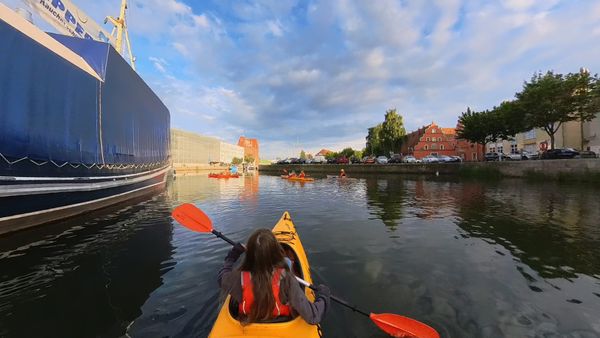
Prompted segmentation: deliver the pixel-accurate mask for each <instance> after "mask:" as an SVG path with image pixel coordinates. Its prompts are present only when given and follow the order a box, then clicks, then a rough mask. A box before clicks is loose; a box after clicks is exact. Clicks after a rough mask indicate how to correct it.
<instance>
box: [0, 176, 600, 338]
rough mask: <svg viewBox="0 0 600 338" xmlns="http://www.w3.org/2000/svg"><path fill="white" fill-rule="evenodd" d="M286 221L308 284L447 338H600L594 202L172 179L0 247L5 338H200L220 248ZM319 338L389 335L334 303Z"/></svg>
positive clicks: (549, 194)
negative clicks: (181, 215)
mask: <svg viewBox="0 0 600 338" xmlns="http://www.w3.org/2000/svg"><path fill="white" fill-rule="evenodd" d="M184 202H192V203H195V204H196V205H198V206H199V207H201V208H202V209H203V210H205V211H206V212H207V214H209V215H210V217H211V218H212V219H213V222H214V224H215V226H216V227H218V228H219V229H220V230H221V231H223V232H224V233H226V234H227V235H228V236H229V237H231V238H232V239H234V240H240V241H243V240H245V239H246V238H247V236H248V235H249V234H250V233H251V232H252V231H253V230H254V229H256V228H258V227H266V228H271V227H272V226H273V225H274V223H275V222H276V221H277V219H278V218H279V217H280V216H281V213H282V212H283V211H284V210H289V211H290V213H291V215H292V218H293V220H294V223H295V224H296V226H297V229H298V232H299V233H300V236H301V238H302V241H303V244H304V247H305V249H306V252H307V256H308V259H309V261H310V263H311V267H312V269H313V278H314V279H315V281H316V282H317V283H324V284H327V285H328V286H330V288H331V289H332V290H333V291H334V293H335V294H336V295H338V296H340V297H342V298H345V299H347V300H349V301H351V302H353V303H356V304H357V305H359V306H360V307H361V308H364V309H367V310H368V311H372V312H378V313H381V312H392V313H397V314H403V315H406V316H409V317H412V318H415V319H418V320H420V321H423V322H425V323H428V324H430V325H432V326H433V327H435V328H436V329H437V330H438V331H439V332H440V333H441V334H442V336H443V337H535V336H539V337H542V336H547V337H553V336H557V337H558V336H564V337H600V318H599V317H598V313H600V224H598V219H600V200H599V199H598V198H597V189H596V188H593V187H585V186H576V187H575V186H571V185H563V184H558V183H556V184H555V183H535V182H534V183H529V182H524V181H522V180H511V179H505V180H500V181H494V182H484V181H477V180H460V179H459V178H457V177H450V176H439V177H431V176H427V177H425V176H408V177H400V176H397V175H387V176H370V177H368V178H360V177H359V178H357V179H353V180H336V179H317V180H316V181H315V182H312V183H298V182H290V181H286V180H282V179H281V178H279V177H278V176H265V175H261V176H251V177H244V178H239V179H229V180H218V179H209V178H208V177H207V176H206V175H200V176H180V177H177V179H176V180H175V181H174V182H173V183H172V184H171V185H170V187H169V188H168V189H167V191H166V192H164V193H162V194H160V195H157V196H154V197H153V198H152V199H149V200H143V201H137V202H136V203H135V204H132V205H128V206H121V207H114V208H112V209H109V210H101V211H98V212H94V213H92V214H88V215H86V216H85V217H77V218H72V219H69V220H65V221H63V222H60V223H56V224H53V225H50V226H45V227H41V228H36V229H32V230H27V231H23V232H19V233H16V234H13V235H8V236H4V237H2V238H0V271H2V277H1V279H0V336H29V337H37V336H52V337H66V336H77V337H82V336H107V337H119V336H122V335H124V334H126V333H127V334H129V335H130V336H132V337H139V336H144V337H145V336H148V337H156V336H160V337H167V336H168V337H204V336H206V335H207V334H208V332H209V331H210V328H211V326H212V323H213V321H214V319H215V318H216V315H217V311H218V309H219V301H220V300H222V299H223V298H224V297H223V295H221V294H220V293H219V291H218V288H217V285H216V274H217V271H218V269H219V267H220V265H221V263H222V260H223V258H224V257H225V254H226V252H227V250H229V247H228V246H227V244H226V243H224V242H223V241H221V240H219V239H217V238H214V236H208V235H207V236H205V235H201V234H197V233H194V232H191V231H189V230H187V229H186V228H183V227H181V226H180V225H178V224H177V223H175V222H174V221H173V220H172V219H171V218H170V210H172V208H173V207H174V206H176V205H179V204H181V203H184ZM323 331H324V333H325V335H324V336H325V337H383V336H382V335H381V333H380V332H379V330H378V329H377V328H375V327H374V326H373V324H372V323H371V322H370V321H369V320H368V319H363V318H362V317H358V316H357V315H356V314H354V313H352V312H351V311H349V310H347V309H345V308H341V307H338V306H336V305H335V304H333V305H332V307H331V309H330V312H329V313H328V315H327V317H326V319H325V321H324V323H323Z"/></svg>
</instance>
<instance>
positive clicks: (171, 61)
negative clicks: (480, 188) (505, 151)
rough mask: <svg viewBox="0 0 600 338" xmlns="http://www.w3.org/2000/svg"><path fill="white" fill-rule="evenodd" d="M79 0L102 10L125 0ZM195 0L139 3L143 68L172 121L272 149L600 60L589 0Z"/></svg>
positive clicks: (415, 121)
mask: <svg viewBox="0 0 600 338" xmlns="http://www.w3.org/2000/svg"><path fill="white" fill-rule="evenodd" d="M3 1H4V0H3ZM8 1H12V0H8ZM80 2H81V4H80V6H81V7H82V8H83V9H84V10H86V11H87V12H88V13H94V14H95V15H97V16H98V17H103V15H106V14H111V13H112V14H113V15H114V14H116V12H115V11H116V10H117V9H118V5H119V0H107V1H91V0H87V1H86V0H80ZM188 3H189V5H188V4H186V3H184V2H183V1H181V0H161V1H159V0H148V1H135V2H133V3H132V5H131V10H130V20H131V21H130V29H131V32H130V33H131V34H132V36H133V38H134V41H133V42H134V48H139V49H138V50H141V51H140V52H138V53H137V54H138V55H140V53H141V52H147V54H146V55H153V57H149V58H146V59H145V60H147V63H148V72H149V73H148V74H143V75H144V77H145V78H149V79H151V85H152V86H153V87H154V88H156V89H157V92H158V93H159V95H160V96H161V97H162V98H163V100H164V101H165V102H166V103H167V105H168V107H169V108H170V110H171V112H172V117H173V124H174V125H182V126H185V127H187V128H188V129H193V130H196V131H199V132H205V131H207V130H214V133H215V134H219V133H222V135H224V137H225V138H234V139H235V138H236V137H237V136H239V135H234V133H236V132H237V131H240V130H241V131H244V133H246V134H247V135H248V136H255V137H259V138H261V139H262V141H261V147H263V149H267V150H268V149H270V150H268V151H269V152H271V154H273V155H277V154H276V152H277V151H281V152H282V154H283V152H285V151H288V150H289V148H290V147H292V148H293V144H294V143H295V140H299V141H300V142H301V143H302V144H301V145H300V147H304V148H305V149H307V150H310V149H313V148H314V149H317V148H318V149H320V148H323V147H330V148H335V147H343V146H344V145H346V144H353V145H354V146H356V147H360V145H361V144H362V145H364V136H365V135H366V128H367V127H369V126H372V125H374V124H376V123H378V122H380V121H382V119H383V114H384V112H385V110H386V109H387V108H390V107H396V108H397V109H398V111H400V112H401V113H402V114H403V115H404V121H405V124H406V126H407V129H408V130H411V129H415V128H417V127H419V126H421V125H423V124H426V123H429V122H431V121H432V120H435V121H436V122H438V123H439V124H442V125H445V126H449V127H451V126H454V125H455V124H456V119H457V117H458V115H459V114H460V112H461V111H463V110H464V109H465V108H466V107H467V106H470V107H473V108H474V109H485V108H491V107H492V106H493V105H496V104H498V103H499V102H501V100H504V99H506V98H510V97H512V95H513V94H514V92H516V91H518V90H519V89H520V87H521V85H522V82H523V80H527V79H529V77H530V76H531V74H532V73H533V72H535V71H537V70H542V71H543V70H547V69H556V70H557V71H560V72H570V71H577V69H579V67H581V66H585V67H587V68H589V69H591V70H592V71H593V72H598V71H600V61H599V60H598V58H597V55H599V54H600V44H598V43H597V40H598V36H599V35H600V4H598V2H592V1H589V2H570V1H566V0H565V1H562V2H559V1H558V0H548V1H543V0H507V1H500V0H495V1H486V2H478V1H466V0H435V1H432V2H421V1H395V0H378V1H370V2H363V1H353V0H314V1H311V2H310V3H308V4H306V3H303V2H299V1H296V0H256V1H252V2H240V1H225V2H215V3H212V2H207V3H203V4H202V5H199V4H197V3H193V2H188ZM200 7H202V8H203V10H200V9H199V8H200ZM96 13H98V14H96ZM573 18H577V20H573ZM96 19H97V20H101V18H96ZM142 60H144V59H143V58H140V61H142ZM141 68H142V69H143V65H141ZM332 130H335V133H332ZM232 141H233V140H232ZM352 142H355V143H352ZM318 149H317V150H318ZM267 150H266V151H267ZM290 155H292V154H287V156H290Z"/></svg>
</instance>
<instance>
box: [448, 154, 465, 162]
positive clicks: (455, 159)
mask: <svg viewBox="0 0 600 338" xmlns="http://www.w3.org/2000/svg"><path fill="white" fill-rule="evenodd" d="M450 158H451V159H452V160H451V161H450V162H462V161H463V159H462V157H460V156H456V155H455V156H450Z"/></svg>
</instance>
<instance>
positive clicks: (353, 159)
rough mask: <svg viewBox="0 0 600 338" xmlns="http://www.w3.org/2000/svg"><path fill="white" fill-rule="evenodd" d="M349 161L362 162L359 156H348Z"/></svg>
mask: <svg viewBox="0 0 600 338" xmlns="http://www.w3.org/2000/svg"><path fill="white" fill-rule="evenodd" d="M350 163H362V160H361V159H360V158H359V157H356V156H352V157H350Z"/></svg>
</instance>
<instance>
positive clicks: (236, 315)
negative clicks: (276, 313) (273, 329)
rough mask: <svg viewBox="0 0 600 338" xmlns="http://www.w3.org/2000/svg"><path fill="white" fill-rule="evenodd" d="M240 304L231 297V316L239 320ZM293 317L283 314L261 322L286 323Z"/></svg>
mask: <svg viewBox="0 0 600 338" xmlns="http://www.w3.org/2000/svg"><path fill="white" fill-rule="evenodd" d="M239 311H240V310H239V304H238V302H237V301H235V299H233V298H230V301H229V313H230V314H231V316H232V317H233V318H235V319H237V320H240V317H239V315H240V312H239ZM292 319H294V317H291V316H281V317H277V318H274V319H270V320H266V321H261V322H260V323H285V322H289V321H291V320H292Z"/></svg>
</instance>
